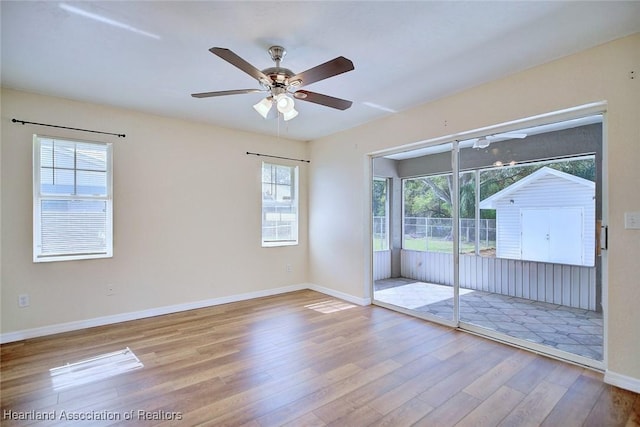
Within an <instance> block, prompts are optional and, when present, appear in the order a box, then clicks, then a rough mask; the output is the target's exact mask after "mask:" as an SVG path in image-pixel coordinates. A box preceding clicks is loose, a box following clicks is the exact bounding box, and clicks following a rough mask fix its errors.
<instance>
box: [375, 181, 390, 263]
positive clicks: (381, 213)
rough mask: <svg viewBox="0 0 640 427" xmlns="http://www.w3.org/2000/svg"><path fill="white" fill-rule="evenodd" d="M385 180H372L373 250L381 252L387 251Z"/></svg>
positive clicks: (387, 221)
mask: <svg viewBox="0 0 640 427" xmlns="http://www.w3.org/2000/svg"><path fill="white" fill-rule="evenodd" d="M387 207H388V201H387V180H386V179H379V178H375V179H374V180H373V249H374V250H376V251H383V250H387V249H389V235H388V230H387V229H388V224H389V217H388V213H387Z"/></svg>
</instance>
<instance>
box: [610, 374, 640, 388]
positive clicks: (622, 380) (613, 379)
mask: <svg viewBox="0 0 640 427" xmlns="http://www.w3.org/2000/svg"><path fill="white" fill-rule="evenodd" d="M604 382H605V383H607V384H611V385H614V386H616V387H620V388H623V389H625V390H629V391H633V392H635V393H640V379H638V378H633V377H629V376H627V375H622V374H618V373H616V372H612V371H609V370H607V371H606V372H605V373H604Z"/></svg>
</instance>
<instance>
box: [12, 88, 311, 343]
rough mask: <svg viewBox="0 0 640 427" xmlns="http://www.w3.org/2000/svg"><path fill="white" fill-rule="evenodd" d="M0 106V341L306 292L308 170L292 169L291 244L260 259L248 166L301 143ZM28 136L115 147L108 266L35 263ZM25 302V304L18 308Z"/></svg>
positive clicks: (254, 189)
mask: <svg viewBox="0 0 640 427" xmlns="http://www.w3.org/2000/svg"><path fill="white" fill-rule="evenodd" d="M1 102H2V140H1V141H2V142H1V143H2V150H1V153H2V186H1V189H2V190H1V191H2V192H1V195H2V217H1V218H2V249H1V250H2V263H1V264H2V276H1V277H2V283H1V285H2V286H1V287H2V317H1V318H2V329H1V331H2V333H3V334H6V333H11V332H15V331H24V330H30V329H34V328H40V327H45V326H51V325H57V324H63V323H66V322H79V321H83V320H87V319H94V318H99V317H103V316H114V315H118V314H122V313H131V312H139V311H145V310H150V309H155V308H158V307H165V306H172V305H179V304H185V303H191V302H197V301H202V300H210V299H215V298H221V297H228V296H233V295H239V294H243V293H255V292H261V291H268V290H271V289H274V288H279V287H286V286H288V285H296V284H303V283H305V282H306V281H307V272H308V240H307V221H306V218H307V191H306V188H307V182H308V178H307V177H308V173H307V172H308V169H307V166H306V165H307V164H306V163H304V164H303V163H298V164H299V165H300V169H299V170H300V187H301V189H302V191H300V195H301V201H300V217H301V223H300V244H299V245H298V246H291V247H280V248H262V247H261V243H260V242H261V240H260V236H261V234H260V232H261V214H260V209H261V185H260V180H261V169H260V168H261V161H262V160H261V158H258V157H255V156H248V155H246V152H247V151H252V152H260V153H267V154H274V155H278V156H287V157H294V158H307V157H308V147H307V144H306V143H302V142H296V141H289V140H286V139H277V138H271V137H266V136H260V135H256V134H250V133H243V132H238V131H233V130H227V129H222V128H216V127H212V126H208V125H204V124H199V123H195V122H187V121H182V120H176V119H170V118H165V117H159V116H153V115H147V114H142V113H138V112H134V111H126V110H122V109H115V108H110V107H105V106H98V105H92V104H87V103H81V102H75V101H70V100H65V99H60V98H53V97H45V96H39V95H34V94H29V93H23V92H18V91H13V90H7V89H4V90H3V91H2V99H1ZM12 118H17V119H21V120H27V121H33V122H41V123H51V124H59V125H66V126H73V127H80V128H87V129H98V130H103V131H109V132H117V133H124V134H126V138H116V137H108V136H100V135H94V134H87V133H80V132H74V131H66V130H62V129H54V128H46V127H38V126H32V125H26V126H23V125H20V124H13V123H11V119H12ZM274 124H275V122H274ZM33 133H41V134H45V135H52V136H59V137H71V138H87V139H90V140H101V141H111V142H113V145H114V151H113V153H114V256H113V258H110V259H101V260H85V261H66V262H53V263H39V264H34V263H33V262H32V187H31V182H32V178H31V170H32V168H31V152H32V143H31V141H32V134H33ZM287 264H291V266H292V268H293V271H292V272H291V273H288V272H287V271H286V265H287ZM107 284H113V285H114V287H115V295H112V296H107V295H106V287H107ZM24 293H26V294H29V295H30V299H31V305H30V306H29V307H27V308H18V305H17V298H18V295H19V294H24Z"/></svg>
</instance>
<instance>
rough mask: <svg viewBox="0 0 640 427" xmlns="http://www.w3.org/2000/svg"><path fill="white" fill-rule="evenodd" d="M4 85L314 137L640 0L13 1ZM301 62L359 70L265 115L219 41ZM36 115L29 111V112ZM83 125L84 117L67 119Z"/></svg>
mask: <svg viewBox="0 0 640 427" xmlns="http://www.w3.org/2000/svg"><path fill="white" fill-rule="evenodd" d="M0 7H1V14H2V75H1V76H2V85H3V86H5V87H10V88H14V89H19V90H26V91H30V92H36V93H42V94H47V95H54V96H60V97H65V98H71V99H77V100H82V101H89V102H95V103H100V104H106V105H112V106H117V107H123V108H128V109H134V110H139V111H145V112H150V113H155V114H160V115H165V116H171V117H179V118H184V119H189V120H196V121H202V122H208V123H212V124H215V125H220V126H225V127H230V128H234V129H242V130H246V131H250V132H257V133H261V134H269V135H276V134H277V133H278V132H279V133H280V135H281V136H282V137H287V138H291V139H298V140H313V139H317V138H320V137H322V136H326V135H329V134H332V133H335V132H338V131H340V130H344V129H348V128H351V127H354V126H358V125H360V124H363V123H366V122H369V121H371V120H375V119H377V118H380V117H383V116H387V115H390V114H394V112H397V111H402V110H405V109H407V108H410V107H413V106H416V105H419V104H422V103H425V102H428V101H431V100H434V99H437V98H441V97H443V96H447V95H449V94H452V93H455V92H458V91H461V90H463V89H465V88H469V87H472V86H475V85H478V84H481V83H484V82H487V81H491V80H495V79H497V78H500V77H503V76H506V75H509V74H512V73H515V72H517V71H520V70H523V69H526V68H530V67H533V66H535V65H538V64H542V63H545V62H549V61H551V60H554V59H556V58H560V57H562V56H566V55H569V54H572V53H575V52H578V51H581V50H584V49H586V48H589V47H592V46H596V45H598V44H602V43H604V42H607V41H609V40H613V39H616V38H619V37H622V36H625V35H628V34H632V33H635V32H638V31H640V1H630V2H623V1H587V2H582V1H568V2H565V1H556V2H545V1H523V2H516V1H506V2H505V1H496V2H485V1H471V2H462V1H409V2H399V1H367V2H365V1H354V2H343V1H311V2H301V1H282V2H265V1H253V2H239V1H233V2H231V1H215V2H214V1H126V2H125V1H82V2H58V1H46V2H32V1H2V2H1V6H0ZM274 44H279V45H282V46H284V47H285V48H286V49H287V56H286V57H285V59H284V61H283V63H282V66H283V67H286V68H289V69H291V70H292V71H294V72H296V73H299V72H301V71H304V70H306V69H308V68H311V67H314V66H316V65H318V64H320V63H323V62H326V61H328V60H330V59H333V58H335V57H337V56H345V57H347V58H349V59H351V60H352V61H353V63H354V65H355V70H354V71H351V72H348V73H346V74H342V75H339V76H336V77H332V78H329V79H327V80H324V81H321V82H317V83H314V84H312V85H309V86H307V87H305V89H308V90H310V91H314V92H320V93H323V94H326V95H331V96H335V97H339V98H344V99H349V100H352V101H353V106H352V107H351V108H350V109H348V110H346V111H339V110H334V109H331V108H327V107H323V106H320V105H316V104H311V103H308V102H303V101H297V102H296V109H298V111H299V112H300V115H299V116H298V117H297V118H295V119H293V120H291V121H289V122H280V123H278V121H277V120H264V119H263V118H262V117H260V116H259V115H258V114H257V113H256V112H255V111H254V110H253V108H251V106H252V105H253V104H254V103H256V102H257V101H259V100H260V99H261V98H262V97H264V95H262V94H259V93H252V94H243V95H233V96H226V97H217V98H207V99H196V98H192V97H191V96H190V94H191V93H194V92H207V91H220V90H230V89H248V88H259V85H258V83H257V82H256V81H255V80H254V79H252V78H251V77H249V76H248V75H247V74H245V73H243V72H242V71H240V70H239V69H237V68H235V67H233V66H232V65H230V64H228V63H227V62H225V61H223V60H222V59H220V58H218V57H217V56H215V55H213V54H211V53H210V52H209V51H208V49H209V48H211V47H214V46H217V47H225V48H228V49H231V50H232V51H234V52H235V53H236V54H238V55H239V56H241V57H242V58H244V59H245V60H247V61H248V62H250V63H251V64H253V65H254V66H255V67H256V68H259V69H264V68H267V67H271V66H273V62H272V61H271V58H270V57H269V55H268V53H267V49H268V48H269V46H271V45H274ZM20 119H23V120H32V119H33V118H31V117H24V118H20ZM64 125H68V126H79V127H82V123H64Z"/></svg>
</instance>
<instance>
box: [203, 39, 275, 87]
mask: <svg viewBox="0 0 640 427" xmlns="http://www.w3.org/2000/svg"><path fill="white" fill-rule="evenodd" d="M209 51H210V52H211V53H213V54H214V55H217V56H219V57H220V58H222V59H224V60H225V61H227V62H228V63H229V64H231V65H234V66H236V67H238V68H239V69H241V70H242V71H244V72H245V73H247V74H249V75H250V76H251V77H253V78H254V79H256V80H258V81H266V82H269V77H267V75H266V74H264V73H263V72H262V71H260V70H258V69H257V68H256V67H254V66H253V65H251V64H249V63H248V62H247V61H245V60H244V59H242V58H240V57H239V56H238V55H236V54H235V53H233V52H232V51H230V50H229V49H225V48H223V47H212V48H211V49H209Z"/></svg>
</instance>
